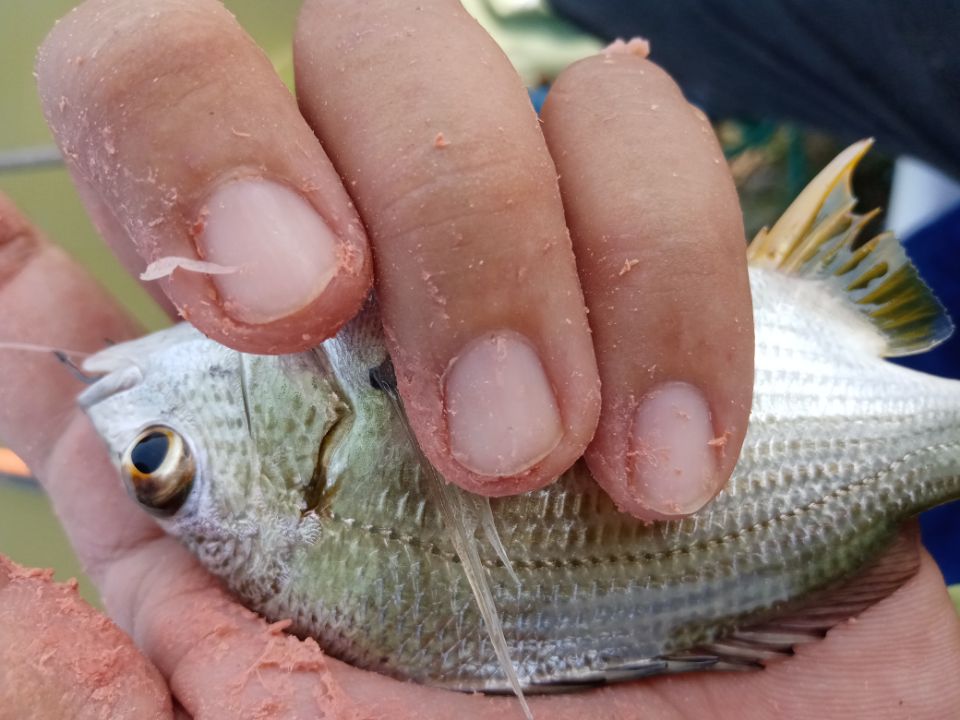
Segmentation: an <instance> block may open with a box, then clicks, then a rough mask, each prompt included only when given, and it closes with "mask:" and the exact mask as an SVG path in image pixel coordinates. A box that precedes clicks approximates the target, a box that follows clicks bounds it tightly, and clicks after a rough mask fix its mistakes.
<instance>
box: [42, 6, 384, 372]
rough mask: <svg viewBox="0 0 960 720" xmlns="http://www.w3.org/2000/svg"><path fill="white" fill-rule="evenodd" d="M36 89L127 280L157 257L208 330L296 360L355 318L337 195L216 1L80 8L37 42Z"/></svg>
mask: <svg viewBox="0 0 960 720" xmlns="http://www.w3.org/2000/svg"><path fill="white" fill-rule="evenodd" d="M37 80H38V85H39V89H40V95H41V100H42V104H43V109H44V115H45V117H46V119H47V122H48V124H49V125H50V127H51V129H52V130H53V133H54V137H55V139H56V141H57V143H58V144H59V146H60V148H61V150H62V151H63V155H64V157H65V158H66V161H67V167H68V169H69V170H70V173H71V175H72V177H73V179H74V181H75V183H76V184H77V187H78V190H79V192H80V195H81V197H82V198H83V200H84V202H85V204H86V206H87V209H88V211H89V212H90V214H91V215H92V217H93V219H94V222H95V223H96V224H97V226H98V229H99V230H100V232H101V234H103V236H104V237H105V238H106V240H107V241H108V242H109V243H110V244H111V246H112V247H113V248H114V250H115V251H116V252H117V254H118V255H119V256H120V258H121V259H122V260H124V261H125V262H126V264H127V265H128V267H129V269H130V270H132V271H133V272H134V273H140V272H141V271H142V270H143V269H144V267H145V266H146V265H147V264H148V263H154V262H157V261H160V263H159V264H158V265H156V266H153V267H154V269H156V271H157V273H156V276H157V277H159V282H160V284H161V286H162V287H163V290H164V292H165V293H166V294H167V296H168V297H169V298H170V300H171V301H172V302H173V303H174V305H176V307H177V309H178V310H179V311H180V313H181V315H182V316H183V317H184V318H185V319H187V320H189V321H190V322H191V323H193V324H194V325H196V326H197V328H198V329H200V330H201V331H202V332H204V333H205V334H206V335H208V336H209V337H211V338H213V339H215V340H217V341H219V342H221V343H222V344H224V345H227V346H229V347H232V348H234V349H237V350H242V351H246V352H259V353H280V352H294V351H297V350H303V349H306V348H308V347H313V346H315V345H317V344H318V343H319V342H320V341H321V340H323V339H325V338H327V337H329V336H331V335H333V334H334V333H335V332H336V330H337V329H338V328H339V327H340V326H341V325H342V324H343V323H345V322H346V321H347V320H349V319H350V318H351V317H352V316H353V315H354V314H355V313H356V312H357V310H358V309H359V307H360V304H361V303H362V302H363V300H364V298H365V297H366V294H367V291H368V290H369V287H370V282H371V264H370V256H369V251H368V248H367V243H366V237H365V235H364V232H363V229H362V227H361V225H360V222H359V219H358V218H357V215H356V212H355V211H354V209H353V206H352V204H351V202H350V198H349V197H348V195H347V193H346V191H345V189H344V188H343V185H342V183H341V182H340V178H339V177H338V176H337V173H336V172H335V171H334V169H333V167H332V166H331V164H330V161H329V160H328V159H327V157H326V155H325V154H324V152H323V149H322V148H321V147H320V143H319V142H318V141H317V139H316V137H314V135H313V133H312V132H311V131H310V128H309V127H308V126H307V124H306V122H305V121H304V120H303V118H302V117H301V116H300V113H299V111H298V110H297V104H296V101H295V100H294V98H293V96H292V95H291V94H290V92H289V91H288V90H287V88H286V87H284V85H283V83H282V82H281V81H280V79H279V78H278V77H277V75H276V73H275V72H274V70H273V67H272V65H271V64H270V61H269V60H268V58H267V57H266V55H264V53H263V52H262V51H261V50H260V48H258V47H257V46H256V45H255V44H254V42H253V40H252V39H251V38H250V37H249V36H248V35H246V33H244V31H243V30H242V28H240V26H239V25H238V24H237V22H236V20H235V19H234V18H233V16H232V15H231V14H230V13H229V12H228V11H227V10H226V9H225V8H224V7H223V6H222V5H221V4H220V3H219V2H215V1H214V0H87V2H85V3H83V4H82V5H80V6H78V7H77V8H76V9H74V11H73V12H71V13H70V14H69V15H67V16H66V17H65V18H63V19H62V20H61V21H60V23H59V24H58V25H57V26H56V27H55V28H54V29H53V30H52V31H51V33H50V35H49V36H48V37H47V39H46V40H45V41H44V43H43V45H42V47H41V49H40V52H39V55H38V59H37ZM163 261H168V262H167V264H166V265H164V262H163ZM198 261H201V262H203V263H206V264H198ZM177 265H179V267H177ZM175 268H176V269H175ZM198 270H199V272H198Z"/></svg>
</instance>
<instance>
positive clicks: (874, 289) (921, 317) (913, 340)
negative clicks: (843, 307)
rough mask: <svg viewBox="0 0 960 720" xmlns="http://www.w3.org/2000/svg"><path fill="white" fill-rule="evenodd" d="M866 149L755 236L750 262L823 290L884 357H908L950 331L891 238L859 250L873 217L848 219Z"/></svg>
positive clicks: (820, 178)
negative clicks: (867, 332)
mask: <svg viewBox="0 0 960 720" xmlns="http://www.w3.org/2000/svg"><path fill="white" fill-rule="evenodd" d="M871 144H872V141H870V140H863V141H861V142H859V143H855V144H854V145H851V146H850V147H848V148H847V149H846V150H844V151H843V152H842V153H840V154H839V155H838V156H837V157H836V158H835V159H834V160H833V161H832V162H831V163H830V164H829V165H827V167H826V168H824V169H823V170H822V171H821V172H820V174H818V175H817V176H816V177H815V178H814V179H813V180H812V181H811V182H810V184H809V185H808V186H807V187H806V188H805V189H804V190H803V192H801V193H800V195H799V196H798V197H797V199H796V200H794V202H793V203H792V204H791V205H790V207H789V208H787V210H786V211H785V212H784V213H783V215H782V216H781V217H780V219H779V220H777V222H776V223H775V224H774V225H773V227H772V228H770V229H769V230H767V229H766V228H764V229H763V230H761V231H760V232H759V233H757V236H756V238H755V239H754V241H753V242H752V243H751V244H750V247H749V248H748V250H747V257H748V259H749V261H750V263H751V264H752V265H755V266H758V267H765V268H769V269H772V270H776V271H779V272H782V273H786V274H788V275H795V276H798V277H804V278H809V279H814V280H818V281H821V282H824V283H825V284H826V285H827V286H828V287H829V289H830V290H832V291H833V295H835V296H836V297H838V298H839V299H840V300H841V301H842V302H845V303H847V304H848V305H849V306H850V307H852V308H853V309H854V310H855V311H856V313H855V314H854V315H853V316H854V317H859V318H860V319H861V320H862V322H864V323H865V324H867V325H868V326H869V327H872V328H873V330H874V331H875V334H877V335H878V336H879V337H881V338H882V339H883V346H882V349H881V354H883V355H885V356H888V357H891V356H899V355H912V354H914V353H919V352H924V351H926V350H929V349H930V348H932V347H934V346H936V345H938V344H939V343H941V342H943V341H944V340H946V339H947V338H948V337H949V336H950V334H951V333H952V332H953V323H952V322H951V321H950V318H949V316H948V315H947V311H946V310H945V309H944V307H943V306H942V305H941V304H940V302H939V301H938V300H937V298H936V297H935V296H934V295H933V293H932V292H931V290H930V288H928V287H927V286H926V285H925V284H924V282H923V280H922V279H921V278H920V275H919V273H918V272H917V269H916V268H915V267H914V265H913V264H912V263H911V262H910V260H909V258H908V257H907V254H906V253H905V252H904V249H903V247H902V245H901V244H900V243H899V241H898V240H897V239H896V237H895V236H894V235H893V233H890V232H883V233H880V234H879V235H877V236H875V237H874V238H872V239H870V240H868V241H867V242H865V243H863V244H862V245H858V241H859V239H860V235H861V233H862V231H863V229H864V227H865V226H866V225H867V224H868V223H869V222H870V221H871V220H872V219H873V218H874V217H875V216H876V214H877V212H878V211H877V210H873V211H871V212H868V213H864V214H857V213H855V212H854V211H853V209H854V207H855V206H856V203H857V200H856V197H855V196H854V194H853V190H852V187H851V177H852V175H853V171H854V169H855V168H856V166H857V163H858V162H859V161H860V159H861V158H862V157H863V155H864V154H865V153H866V152H867V150H869V148H870V145H871Z"/></svg>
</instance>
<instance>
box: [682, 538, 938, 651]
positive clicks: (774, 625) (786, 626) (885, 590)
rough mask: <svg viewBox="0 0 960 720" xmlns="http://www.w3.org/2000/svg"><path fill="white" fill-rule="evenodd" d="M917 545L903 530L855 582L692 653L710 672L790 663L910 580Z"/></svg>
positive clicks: (915, 566) (826, 590)
mask: <svg viewBox="0 0 960 720" xmlns="http://www.w3.org/2000/svg"><path fill="white" fill-rule="evenodd" d="M918 543H919V539H918V536H917V532H916V529H915V528H914V529H911V530H904V531H902V532H900V533H898V534H897V537H896V539H895V540H894V542H893V544H892V545H891V546H890V548H889V549H887V550H886V551H884V553H883V554H882V555H881V556H880V557H878V558H877V559H876V560H874V561H873V562H872V563H870V564H869V565H868V566H867V567H866V568H864V569H863V570H862V571H860V572H859V573H857V574H856V575H855V576H854V577H852V578H849V579H847V580H844V581H841V582H839V583H837V584H835V585H832V586H830V587H827V588H824V589H823V590H820V591H818V592H815V593H813V594H812V595H810V596H808V597H806V598H805V599H804V600H803V601H802V602H801V604H799V605H797V606H795V607H793V608H792V609H789V610H787V611H786V612H785V613H784V614H782V615H780V616H779V617H776V618H774V619H772V620H768V621H766V622H763V623H761V624H758V625H752V626H747V627H743V628H741V629H739V630H737V631H736V632H734V633H733V634H732V635H730V636H728V637H726V638H724V639H723V640H720V641H717V642H715V643H711V644H709V645H704V646H702V647H699V648H696V650H694V651H693V653H694V654H695V655H696V656H697V657H700V658H703V657H712V658H713V659H714V663H713V664H712V665H709V666H707V667H704V668H703V669H709V670H736V669H750V668H759V667H762V666H765V665H768V664H769V663H771V662H774V661H776V660H779V659H782V658H786V657H789V656H791V655H793V649H794V647H796V646H797V645H802V644H804V643H808V642H813V641H815V640H820V639H822V638H823V637H824V636H825V635H826V634H827V631H829V630H830V629H831V628H833V627H835V626H837V625H839V624H840V623H842V622H846V621H848V620H850V619H851V618H853V617H856V616H857V615H859V614H860V613H861V612H863V611H864V610H866V609H867V608H868V607H870V606H871V605H873V604H875V603H877V602H880V601H881V600H883V599H884V598H886V597H889V596H890V595H892V594H893V592H894V591H896V590H897V589H898V588H900V586H902V585H903V584H904V583H905V582H907V581H908V580H909V579H910V578H912V577H913V576H914V575H915V574H916V573H917V569H918V568H919V567H920V553H919V552H918V550H917V545H918ZM665 659H666V660H668V661H673V660H682V659H684V657H683V656H677V657H676V658H665ZM678 669H683V668H682V667H681V668H678Z"/></svg>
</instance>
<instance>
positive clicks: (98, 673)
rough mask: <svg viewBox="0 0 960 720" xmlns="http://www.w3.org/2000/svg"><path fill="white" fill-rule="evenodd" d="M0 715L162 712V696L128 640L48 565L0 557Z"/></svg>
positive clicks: (165, 698) (165, 697)
mask: <svg viewBox="0 0 960 720" xmlns="http://www.w3.org/2000/svg"><path fill="white" fill-rule="evenodd" d="M0 696H2V697H3V708H2V709H0V718H15V717H16V718H22V717H51V718H52V717H71V718H77V719H78V720H83V719H84V718H91V719H93V718H103V717H109V718H115V719H116V720H123V718H131V719H134V718H136V719H138V720H140V719H142V720H147V719H152V718H156V719H157V720H159V719H161V718H170V717H171V715H172V709H171V701H170V695H169V693H168V691H167V688H166V684H165V683H164V681H163V678H162V677H161V676H160V673H159V672H157V669H156V668H155V667H154V666H153V665H152V664H151V663H150V662H149V661H148V660H147V659H146V658H145V657H144V656H143V655H141V654H140V651H139V650H137V649H136V647H135V646H134V644H133V641H132V640H131V639H130V638H129V637H128V636H127V635H125V634H124V633H123V632H122V631H121V630H120V629H119V628H118V627H117V626H116V625H114V624H113V623H112V622H111V621H110V620H108V619H107V618H106V617H105V616H103V615H101V614H100V613H98V612H96V611H95V610H94V609H93V608H91V607H90V606H89V605H87V604H86V603H85V602H84V601H83V600H82V599H81V598H80V596H79V594H78V593H77V583H76V581H75V580H71V581H68V582H66V583H54V582H53V571H52V570H33V569H28V568H23V567H20V566H19V565H16V564H15V563H13V562H11V561H9V560H7V559H6V558H4V557H3V556H0Z"/></svg>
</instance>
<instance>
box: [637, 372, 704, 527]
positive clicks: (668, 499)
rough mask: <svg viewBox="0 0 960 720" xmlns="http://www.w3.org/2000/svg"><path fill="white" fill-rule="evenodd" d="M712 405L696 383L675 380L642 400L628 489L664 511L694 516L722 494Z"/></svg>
mask: <svg viewBox="0 0 960 720" xmlns="http://www.w3.org/2000/svg"><path fill="white" fill-rule="evenodd" d="M713 439H714V432H713V422H712V420H711V417H710V407H709V406H708V405H707V401H706V399H705V398H704V397H703V394H702V393H701V392H700V391H699V390H697V388H695V387H694V386H693V385H689V384H687V383H683V382H669V383H664V384H662V385H659V386H658V387H656V388H655V389H654V390H653V391H652V392H650V393H649V394H648V395H647V396H646V397H644V398H643V400H642V401H641V402H640V406H639V407H638V408H637V410H636V413H635V414H634V418H633V428H632V431H631V437H630V441H631V446H632V447H631V452H630V455H629V458H628V473H629V474H630V482H629V483H628V489H629V491H630V494H631V495H633V496H634V497H635V499H636V500H637V502H638V503H640V504H641V505H643V506H645V507H647V508H649V509H651V510H653V511H655V512H657V513H660V514H662V515H688V514H690V513H692V512H696V511H697V510H699V509H700V508H702V507H703V506H704V505H706V504H707V503H708V502H709V501H710V500H711V499H712V498H713V496H714V494H715V493H716V488H717V472H718V470H717V461H716V454H715V450H714V448H713V447H712V446H711V445H710V442H711V441H712V440H713Z"/></svg>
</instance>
